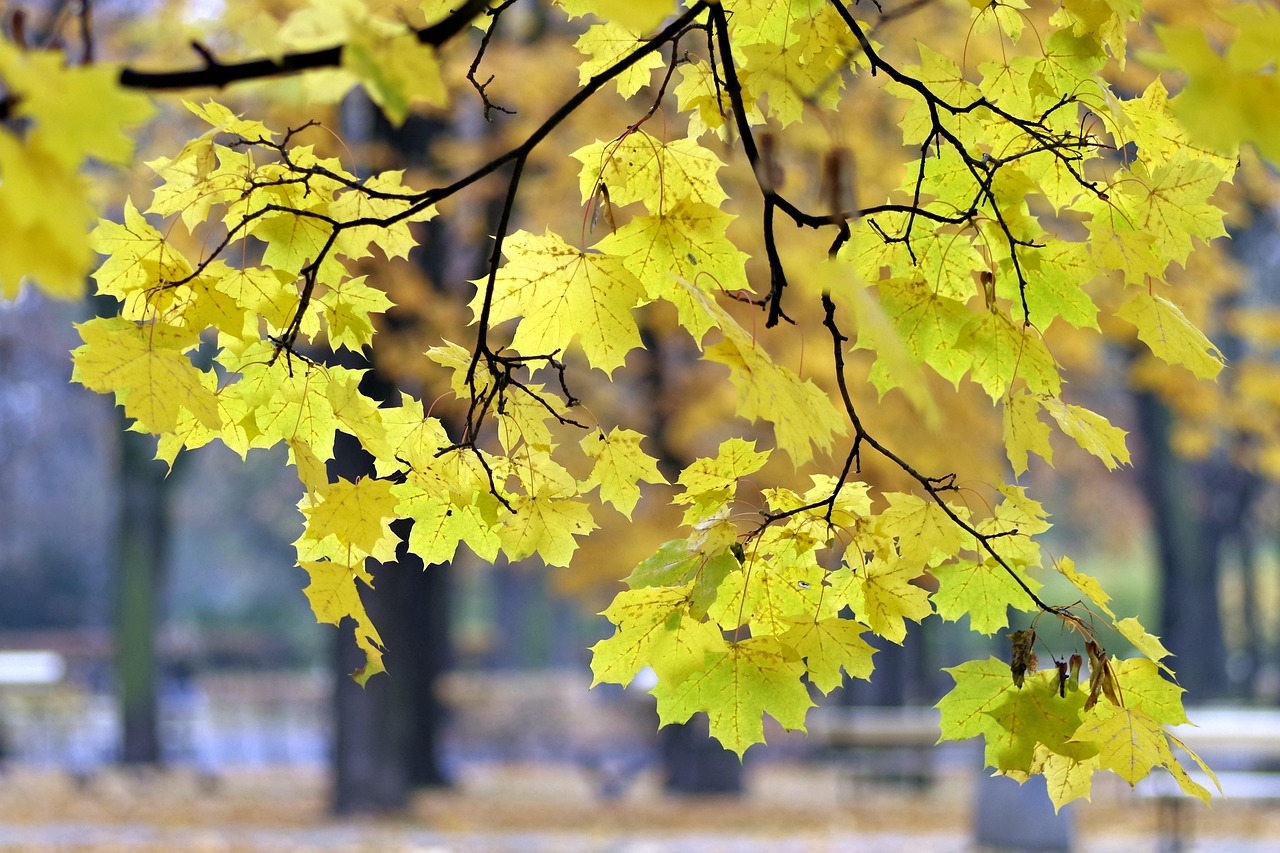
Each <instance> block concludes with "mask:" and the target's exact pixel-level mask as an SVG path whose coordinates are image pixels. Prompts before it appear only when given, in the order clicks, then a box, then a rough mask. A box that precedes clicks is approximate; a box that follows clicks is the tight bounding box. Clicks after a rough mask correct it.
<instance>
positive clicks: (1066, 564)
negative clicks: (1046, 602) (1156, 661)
mask: <svg viewBox="0 0 1280 853" xmlns="http://www.w3.org/2000/svg"><path fill="white" fill-rule="evenodd" d="M1053 567H1054V568H1055V569H1057V570H1058V571H1059V572H1060V573H1061V574H1062V576H1063V577H1065V578H1066V579H1067V580H1069V581H1071V583H1072V584H1073V585H1074V586H1075V588H1076V589H1078V590H1080V591H1081V592H1082V593H1084V595H1085V597H1086V598H1088V599H1089V600H1090V601H1091V602H1093V603H1094V604H1095V605H1097V606H1098V607H1099V608H1101V610H1102V612H1103V613H1105V614H1107V615H1108V616H1110V617H1112V618H1115V614H1114V613H1112V612H1111V608H1110V607H1108V606H1107V602H1109V601H1110V600H1111V596H1109V595H1107V593H1106V591H1104V590H1103V589H1102V585H1101V584H1099V583H1098V579H1097V578H1094V577H1091V576H1089V575H1086V574H1084V573H1083V572H1077V571H1076V564H1075V561H1074V560H1072V559H1071V558H1070V557H1062V558H1061V559H1059V560H1057V561H1056V562H1055V563H1054V564H1053ZM1123 621H1125V622H1128V621H1129V620H1127V619H1126V620H1123ZM1133 621H1135V622H1136V621H1137V620H1133ZM1140 651H1141V649H1140ZM1144 654H1145V652H1144Z"/></svg>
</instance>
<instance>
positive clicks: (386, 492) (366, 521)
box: [303, 477, 399, 556]
mask: <svg viewBox="0 0 1280 853" xmlns="http://www.w3.org/2000/svg"><path fill="white" fill-rule="evenodd" d="M317 497H319V498H320V502H319V503H314V502H311V503H309V505H308V506H307V507H305V508H304V509H303V513H304V514H305V515H306V516H307V532H306V536H307V537H308V538H310V539H314V540H317V541H318V540H323V539H324V538H325V537H327V536H333V537H335V538H336V539H337V540H338V542H340V543H342V544H343V545H346V546H349V547H350V548H351V549H352V552H353V553H356V554H359V555H361V556H366V555H369V554H374V553H383V554H385V553H386V549H387V548H388V547H389V548H390V549H391V550H392V551H393V552H394V549H395V543H396V542H398V541H399V537H397V536H396V535H395V534H394V533H392V532H391V522H392V520H394V519H395V518H396V516H397V513H396V505H397V503H398V502H399V501H398V500H397V498H396V496H395V495H394V494H393V491H392V484H391V483H390V482H389V481H387V480H373V479H370V478H367V477H366V478H363V479H359V480H356V481H355V482H354V483H353V482H351V481H349V480H344V479H341V478H339V479H338V481H337V482H335V483H330V484H328V485H327V486H326V487H325V489H324V490H323V491H322V492H320V493H318V495H317Z"/></svg>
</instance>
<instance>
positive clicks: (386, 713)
mask: <svg viewBox="0 0 1280 853" xmlns="http://www.w3.org/2000/svg"><path fill="white" fill-rule="evenodd" d="M446 130H447V126H446V125H445V124H443V123H441V122H433V121H424V120H420V119H415V118H410V120H409V121H408V122H406V123H405V125H404V127H402V128H400V129H397V130H393V129H392V128H390V126H388V125H387V124H386V122H385V120H384V119H383V118H382V116H381V114H380V113H378V111H377V110H375V109H373V108H372V107H371V105H370V104H369V103H368V101H367V100H365V99H364V98H363V97H355V96H352V97H349V98H348V99H347V102H345V103H344V111H343V133H344V136H345V137H346V138H347V140H348V141H349V142H350V143H351V144H353V145H355V144H368V143H370V142H374V141H377V142H381V143H385V144H387V145H389V146H390V147H391V148H392V149H393V150H395V151H396V152H397V154H398V155H399V159H400V160H401V162H402V164H404V165H409V166H413V165H419V166H421V165H423V164H424V161H426V160H427V158H428V155H429V154H430V150H431V146H432V144H433V143H434V142H435V141H437V140H438V138H439V137H441V136H442V135H443V134H444V133H445V132H446ZM423 232H425V235H426V236H425V239H424V242H426V243H429V244H430V246H431V251H429V252H428V251H421V250H420V251H418V252H417V253H416V259H417V261H418V263H419V265H420V266H421V267H422V268H423V270H424V272H425V273H426V274H427V277H428V279H429V280H430V281H431V282H433V283H438V282H440V281H441V280H442V279H443V278H444V277H445V276H446V275H447V271H446V270H447V259H448V257H449V253H450V240H449V236H448V233H447V232H446V231H445V230H444V227H443V226H441V225H435V224H432V223H428V224H426V226H425V227H424V228H423ZM386 319H387V328H386V329H385V330H384V331H383V332H382V334H387V335H394V334H396V332H397V331H403V330H405V329H407V328H408V327H409V326H410V325H411V324H412V321H411V320H406V319H404V318H403V317H401V316H399V315H398V313H396V312H394V309H393V312H392V313H391V314H389V315H388V316H387V318H386ZM347 358H348V357H347V356H346V355H344V358H343V360H344V361H345V360H347ZM356 360H358V361H362V362H363V358H362V357H356ZM358 366H360V367H369V368H370V370H369V372H368V373H367V374H366V375H365V378H364V381H363V382H362V383H361V389H360V390H361V391H362V392H363V393H365V394H366V395H367V396H369V397H371V398H373V399H375V400H379V401H381V402H382V403H390V402H396V403H398V400H399V388H398V387H397V384H396V381H395V379H394V378H392V377H390V376H388V375H387V374H386V373H385V372H384V371H382V370H380V369H379V366H378V364H377V363H373V364H368V363H361V364H359V365H358ZM334 450H335V458H334V461H333V463H332V464H331V467H330V474H331V476H333V475H337V476H342V477H345V478H347V479H349V480H354V479H355V478H357V477H363V476H372V475H373V474H374V470H373V464H372V458H371V457H370V456H369V455H368V454H367V453H366V452H365V451H364V449H363V448H361V447H360V446H359V443H358V442H357V441H356V440H355V439H354V438H351V437H350V436H348V435H345V434H342V433H339V434H338V441H337V443H336V444H335V448H334ZM392 529H393V530H394V531H395V532H396V533H397V534H398V535H399V536H400V537H401V539H402V542H401V544H400V546H399V547H398V548H397V550H396V562H394V563H387V564H383V565H377V564H375V565H374V566H372V567H371V571H372V574H373V577H374V582H375V584H376V586H375V587H374V588H373V589H369V588H367V587H366V588H362V589H361V590H360V593H361V598H362V600H363V601H364V603H365V607H366V609H367V610H368V612H369V616H370V618H371V619H372V620H373V623H374V624H375V625H377V626H378V632H379V634H380V635H381V637H382V640H383V642H384V643H385V644H386V647H387V653H386V655H385V656H384V658H383V660H384V662H385V664H386V667H387V672H386V673H384V674H381V675H376V676H374V677H373V678H371V679H369V682H368V684H367V685H366V686H365V687H364V688H361V687H360V686H359V685H358V684H356V683H355V682H354V681H352V680H351V678H350V677H349V674H350V673H351V672H353V671H355V670H356V669H358V668H359V667H360V666H362V665H363V662H364V656H363V653H361V652H360V650H359V649H358V648H357V647H356V645H355V643H354V642H353V641H352V639H351V637H350V635H348V634H347V633H346V632H345V631H344V632H342V633H341V634H340V635H339V637H338V639H337V641H336V646H335V652H334V665H335V676H336V686H335V689H334V730H333V762H334V782H333V790H332V803H331V805H332V809H333V811H334V812H335V813H336V814H344V815H350V814H362V813H385V812H390V811H398V810H400V809H403V808H404V807H405V806H406V805H407V804H408V799H409V794H410V792H411V791H412V790H413V789H415V788H422V787H439V786H446V785H448V784H449V780H448V778H447V776H446V774H445V772H444V770H443V768H442V766H441V764H440V756H439V749H440V743H439V739H440V733H441V731H442V728H443V725H444V716H445V708H444V706H443V704H442V703H441V701H440V698H439V694H438V690H437V683H438V681H439V678H440V676H441V675H442V674H443V673H444V672H445V671H446V670H447V669H448V667H449V661H450V657H451V647H450V637H449V567H448V566H430V567H427V566H424V565H423V563H422V560H421V559H420V558H418V557H417V556H416V555H414V554H411V553H409V550H408V547H407V545H406V543H407V541H408V537H409V530H410V524H409V523H408V522H405V521H399V522H396V523H395V524H393V525H392Z"/></svg>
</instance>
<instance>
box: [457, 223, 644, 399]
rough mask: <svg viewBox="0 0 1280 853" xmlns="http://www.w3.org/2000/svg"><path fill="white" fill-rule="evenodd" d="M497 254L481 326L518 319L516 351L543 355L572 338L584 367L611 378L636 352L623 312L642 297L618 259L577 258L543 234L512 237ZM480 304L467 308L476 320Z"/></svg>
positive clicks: (632, 327)
mask: <svg viewBox="0 0 1280 853" xmlns="http://www.w3.org/2000/svg"><path fill="white" fill-rule="evenodd" d="M503 254H505V255H506V256H507V263H506V264H505V265H504V266H503V267H502V269H501V270H499V271H498V277H497V279H496V281H495V283H494V294H493V304H492V309H491V313H490V316H489V321H490V323H493V324H497V323H501V322H503V321H505V320H510V319H513V318H516V317H523V318H524V319H523V320H522V321H521V323H520V325H519V326H518V327H517V328H516V334H515V337H514V338H513V339H512V341H511V345H512V347H514V348H515V349H516V350H518V351H519V352H521V353H524V354H526V355H548V354H550V353H553V352H559V351H563V350H564V349H565V348H566V347H568V346H569V344H570V343H571V342H572V341H574V340H575V339H576V340H577V341H578V342H579V344H580V345H581V346H582V350H583V352H584V353H586V356H587V360H588V361H590V362H591V365H592V366H593V367H598V368H600V369H601V370H603V371H604V372H605V373H607V374H610V375H611V374H612V373H613V371H614V369H615V368H617V367H619V366H620V365H621V364H622V362H623V361H624V360H625V359H626V355H627V353H628V352H630V351H631V350H633V349H635V348H636V347H638V346H640V345H641V344H640V332H639V329H638V328H637V327H636V321H635V319H634V318H632V316H631V309H633V308H635V307H636V306H638V305H640V304H642V303H644V302H645V301H646V296H645V293H644V288H643V286H642V285H641V284H640V282H639V281H638V280H637V279H636V277H635V276H634V275H633V274H632V273H631V272H630V271H629V270H627V268H626V266H625V265H624V264H623V262H622V259H621V258H618V257H614V256H612V255H600V254H592V253H587V252H582V251H579V250H578V249H574V248H573V247H571V246H569V245H568V244H567V243H565V242H564V241H563V240H561V239H560V238H559V237H558V236H556V235H555V234H552V233H551V232H550V231H548V232H547V233H546V234H544V235H543V236H541V237H539V236H537V235H534V234H530V233H529V232H527V231H517V232H516V233H514V234H511V235H510V236H508V237H507V239H506V241H505V242H504V243H503ZM483 300H484V293H483V291H481V292H480V293H477V294H476V298H475V299H474V300H472V302H471V308H472V310H473V311H474V312H475V314H476V316H477V317H479V316H480V308H481V305H482V304H483Z"/></svg>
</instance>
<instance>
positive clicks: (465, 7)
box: [120, 0, 491, 91]
mask: <svg viewBox="0 0 1280 853" xmlns="http://www.w3.org/2000/svg"><path fill="white" fill-rule="evenodd" d="M490 2H491V0H465V2H464V3H463V4H462V5H461V6H459V7H458V8H457V10H456V11H454V12H451V13H450V14H449V15H448V17H446V18H445V19H444V20H442V21H438V22H436V23H434V24H431V25H430V26H426V27H423V28H422V29H420V30H416V31H415V32H416V34H417V37H418V43H419V44H422V45H429V46H431V47H440V46H441V45H443V44H444V43H445V42H447V41H449V40H450V39H452V38H453V37H454V36H456V35H457V34H458V33H460V32H462V31H463V30H465V29H466V28H467V27H468V26H469V25H470V23H471V21H472V20H474V19H475V18H476V17H477V16H479V15H480V14H482V13H483V12H484V11H485V10H486V9H488V7H489V4H490ZM345 47H346V45H341V44H339V45H334V46H333V47H326V48H321V49H320V50H312V51H302V52H298V53H286V54H284V55H283V56H281V57H280V59H279V60H275V59H265V58H263V59H249V60H245V61H243V62H229V63H224V62H219V61H218V60H217V59H216V58H214V57H213V56H212V55H211V54H209V53H208V51H207V50H202V49H201V47H197V46H195V45H194V44H193V49H195V50H196V52H197V53H200V54H201V55H202V56H203V57H204V60H205V64H204V66H203V67H200V68H191V69H188V70H185V71H138V70H136V69H133V68H125V69H123V70H121V72H120V85H121V86H124V87H125V88H128V89H147V90H149V91H172V90H175V89H204V88H216V89H221V88H223V87H225V86H229V85H230V84H232V83H239V82H242V81H245V80H262V79H264V78H267V77H279V76H281V75H285V74H297V73H299V72H302V71H310V70H312V69H315V68H336V67H338V66H340V65H342V51H343V50H344V49H345Z"/></svg>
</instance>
